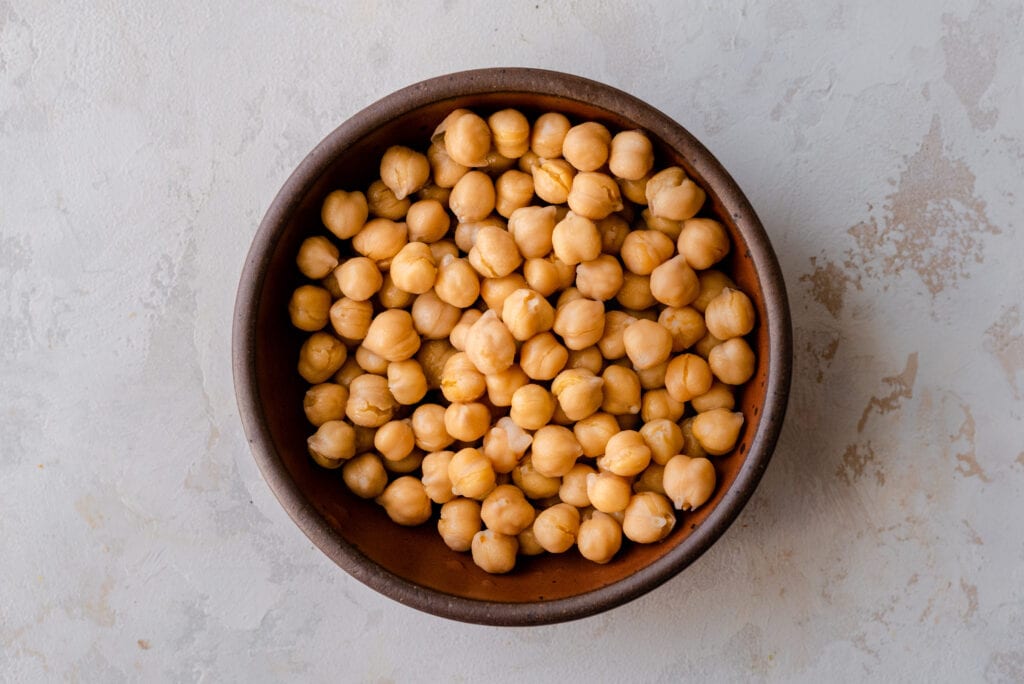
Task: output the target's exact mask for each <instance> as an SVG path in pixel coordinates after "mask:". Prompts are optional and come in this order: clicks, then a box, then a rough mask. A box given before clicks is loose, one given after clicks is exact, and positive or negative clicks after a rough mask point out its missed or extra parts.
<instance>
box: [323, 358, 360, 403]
mask: <svg viewBox="0 0 1024 684" xmlns="http://www.w3.org/2000/svg"><path fill="white" fill-rule="evenodd" d="M365 372H366V371H364V370H363V368H362V366H360V365H359V362H358V361H356V358H355V356H350V357H348V358H347V359H346V360H345V363H344V364H342V366H341V368H339V369H338V372H337V373H335V374H334V377H333V378H331V380H332V381H334V382H335V383H337V384H339V385H341V386H342V387H344V388H345V389H346V390H347V389H348V386H349V383H351V382H352V379H353V378H356V377H358V376H360V375H362V374H363V373H365ZM345 402H346V403H348V395H347V394H346V395H345ZM344 412H345V407H344V406H342V414H344Z"/></svg>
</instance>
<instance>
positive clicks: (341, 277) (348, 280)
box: [334, 257, 384, 302]
mask: <svg viewBox="0 0 1024 684" xmlns="http://www.w3.org/2000/svg"><path fill="white" fill-rule="evenodd" d="M334 278H335V280H336V281H337V283H338V287H339V288H340V289H341V293H342V294H343V295H344V296H346V297H348V298H349V299H351V300H353V301H357V302H364V301H366V300H367V299H369V298H370V297H372V296H373V295H375V294H376V293H377V291H378V290H380V288H381V285H383V284H384V276H382V275H381V272H380V269H378V268H377V264H376V263H375V262H374V261H373V259H369V258H367V257H353V258H351V259H346V260H345V261H344V262H343V263H342V264H341V265H340V266H338V268H336V269H335V270H334Z"/></svg>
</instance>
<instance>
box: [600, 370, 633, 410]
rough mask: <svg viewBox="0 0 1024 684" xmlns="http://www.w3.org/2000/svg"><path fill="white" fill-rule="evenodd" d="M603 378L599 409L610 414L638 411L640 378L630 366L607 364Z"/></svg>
mask: <svg viewBox="0 0 1024 684" xmlns="http://www.w3.org/2000/svg"><path fill="white" fill-rule="evenodd" d="M601 377H602V378H604V401H603V402H602V403H601V410H602V411H604V412H606V413H610V414H612V415H622V414H626V413H640V378H638V377H637V374H636V372H634V371H633V370H632V369H630V368H624V367H622V366H608V367H607V368H605V369H604V373H602V374H601Z"/></svg>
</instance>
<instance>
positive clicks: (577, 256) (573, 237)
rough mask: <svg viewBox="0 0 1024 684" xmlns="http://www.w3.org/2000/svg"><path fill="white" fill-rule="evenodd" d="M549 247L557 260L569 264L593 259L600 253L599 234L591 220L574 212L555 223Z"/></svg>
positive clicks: (573, 264)
mask: <svg viewBox="0 0 1024 684" xmlns="http://www.w3.org/2000/svg"><path fill="white" fill-rule="evenodd" d="M551 247H552V249H553V250H554V253H555V256H556V257H558V259H559V261H562V262H563V263H566V264H568V265H570V266H575V265H576V264H579V263H582V262H584V261H593V260H594V259H596V258H597V257H598V256H599V255H600V254H601V234H600V233H598V232H597V226H596V225H595V224H594V222H593V221H591V220H590V219H588V218H586V217H585V216H580V215H579V214H576V213H574V212H569V213H568V214H566V216H565V218H563V219H562V220H561V221H559V222H558V223H556V224H555V228H554V230H553V231H552V233H551Z"/></svg>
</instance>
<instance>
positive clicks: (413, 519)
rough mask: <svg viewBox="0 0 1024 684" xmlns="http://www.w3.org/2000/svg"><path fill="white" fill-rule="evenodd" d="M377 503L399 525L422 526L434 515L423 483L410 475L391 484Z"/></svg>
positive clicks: (378, 498)
mask: <svg viewBox="0 0 1024 684" xmlns="http://www.w3.org/2000/svg"><path fill="white" fill-rule="evenodd" d="M376 501H377V503H379V504H380V505H381V506H383V507H384V512H386V513H387V514H388V517H389V518H391V520H392V521H394V522H396V523H398V524H399V525H406V526H414V525H422V524H423V523H425V522H427V520H429V519H430V515H431V514H432V513H433V509H432V508H431V506H430V497H428V496H427V492H426V490H424V488H423V483H422V482H420V481H419V480H418V479H416V478H415V477H411V476H409V475H406V476H404V477H400V478H398V479H397V480H395V481H394V482H392V483H391V484H389V485H388V486H387V487H386V488H385V489H384V492H383V493H382V494H381V495H380V496H378V497H377V499H376Z"/></svg>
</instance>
